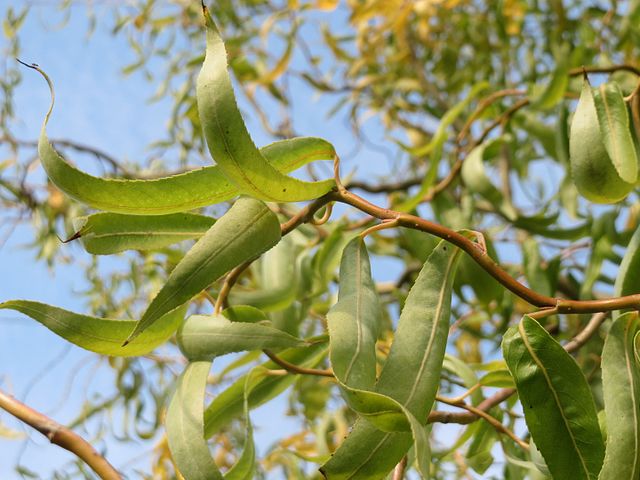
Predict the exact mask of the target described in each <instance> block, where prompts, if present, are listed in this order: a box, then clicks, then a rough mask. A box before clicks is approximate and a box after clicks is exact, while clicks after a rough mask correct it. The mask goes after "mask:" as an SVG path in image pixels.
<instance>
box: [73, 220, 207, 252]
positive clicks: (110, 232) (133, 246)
mask: <svg viewBox="0 0 640 480" xmlns="http://www.w3.org/2000/svg"><path fill="white" fill-rule="evenodd" d="M214 222H215V219H214V218H211V217H207V216H205V215H196V214H193V213H173V214H169V215H123V214H119V213H96V214H93V215H89V216H88V217H78V218H76V219H74V221H73V225H74V228H75V229H76V233H75V234H74V235H73V237H72V238H80V239H81V240H82V244H83V245H84V248H85V249H86V251H87V252H89V253H92V254H94V255H109V254H113V253H119V252H123V251H125V250H157V249H160V248H163V247H166V246H169V245H172V244H174V243H177V242H181V241H183V240H190V239H194V238H199V237H201V236H202V235H204V234H205V232H206V231H207V230H209V228H211V226H212V225H213V224H214Z"/></svg>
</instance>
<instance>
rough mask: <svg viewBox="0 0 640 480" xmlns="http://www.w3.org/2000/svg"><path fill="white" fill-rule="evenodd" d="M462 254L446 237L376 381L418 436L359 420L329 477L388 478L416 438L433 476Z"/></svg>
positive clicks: (414, 291)
mask: <svg viewBox="0 0 640 480" xmlns="http://www.w3.org/2000/svg"><path fill="white" fill-rule="evenodd" d="M459 253H460V251H459V250H458V249H457V248H455V247H452V246H451V245H450V244H448V243H447V242H444V241H442V242H440V243H439V244H438V246H437V247H436V248H435V249H434V251H433V252H432V254H431V255H430V256H429V258H428V259H427V261H426V262H425V264H424V267H423V268H422V270H421V272H420V274H419V275H418V278H417V279H416V282H415V284H414V285H413V287H412V288H411V291H410V292H409V295H408V297H407V300H406V302H405V305H404V308H403V310H402V313H401V314H400V319H399V321H398V327H397V329H396V333H395V336H394V341H393V344H392V345H391V350H390V352H389V356H388V357H387V360H386V362H385V364H384V367H383V369H382V372H381V374H380V378H379V379H378V382H377V383H376V385H375V389H374V391H375V393H377V394H380V395H384V396H386V397H389V400H394V401H395V402H396V403H397V404H398V405H400V406H401V407H402V412H403V413H404V415H405V418H406V419H407V421H408V423H409V424H410V426H411V430H412V435H410V434H407V433H397V432H396V433H391V432H383V431H381V430H379V429H378V428H376V427H375V426H374V425H373V424H372V423H370V422H369V421H366V420H362V419H361V420H358V421H357V422H356V424H355V425H354V427H353V429H352V431H351V433H350V434H349V435H348V436H347V438H346V439H345V440H344V442H343V443H342V445H341V446H340V447H339V448H338V449H337V450H336V452H335V453H334V455H333V456H332V458H331V459H330V460H329V461H328V462H327V463H326V464H324V465H323V466H322V468H321V471H322V473H323V474H324V475H325V476H326V477H327V478H328V479H346V478H350V479H351V478H353V479H360V478H362V479H365V478H366V479H377V478H384V477H385V476H386V474H387V473H388V472H389V471H390V470H391V469H392V468H393V467H394V466H395V465H396V464H397V463H398V462H399V461H400V459H401V458H402V456H403V455H405V454H406V452H407V450H408V449H409V448H410V446H411V445H412V443H413V442H415V445H416V450H417V451H418V452H422V453H421V454H420V455H421V456H420V458H417V465H418V468H419V470H420V471H421V472H422V474H423V475H428V464H429V459H428V458H426V457H428V450H429V447H428V439H427V435H426V427H425V424H426V421H427V416H428V414H429V411H430V410H431V407H432V406H433V403H434V401H435V395H436V391H437V389H438V386H439V384H440V371H441V369H442V363H443V360H444V351H445V347H446V343H447V337H448V333H449V316H450V307H451V292H452V289H453V277H454V274H455V269H456V264H457V260H458V258H459ZM365 400H367V399H366V398H365ZM349 402H350V403H352V402H353V399H351V398H350V399H349ZM359 408H362V407H361V406H360V407H359Z"/></svg>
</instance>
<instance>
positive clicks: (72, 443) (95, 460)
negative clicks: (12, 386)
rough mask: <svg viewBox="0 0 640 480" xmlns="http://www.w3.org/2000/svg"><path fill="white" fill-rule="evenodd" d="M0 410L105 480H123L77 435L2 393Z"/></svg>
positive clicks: (0, 392)
mask: <svg viewBox="0 0 640 480" xmlns="http://www.w3.org/2000/svg"><path fill="white" fill-rule="evenodd" d="M0 408H2V409H4V410H6V411H7V412H9V413H10V414H11V415H13V416H14V417H16V418H17V419H19V420H21V421H22V422H24V423H26V424H27V425H30V426H31V427H33V428H35V429H36V430H38V431H39V432H40V433H42V434H43V435H44V436H45V437H47V438H48V439H49V441H50V442H51V443H54V444H56V445H58V446H60V447H62V448H64V449H65V450H68V451H70V452H71V453H73V454H74V455H76V456H78V457H79V458H80V459H82V460H83V461H84V462H85V463H86V464H87V465H89V467H91V469H92V470H93V471H94V472H96V474H97V475H98V476H99V477H100V478H102V479H103V480H121V479H122V476H121V475H120V474H119V473H118V471H117V470H116V469H115V468H113V466H112V465H111V464H110V463H109V462H107V460H106V459H105V458H104V457H103V456H102V455H100V454H99V453H98V452H97V451H96V450H95V449H94V448H93V447H92V446H91V445H90V444H89V443H88V442H87V441H86V440H84V439H83V438H82V437H80V436H79V435H78V434H77V433H75V432H73V431H72V430H69V429H68V428H66V427H64V426H63V425H60V424H59V423H57V422H55V421H54V420H52V419H51V418H49V417H47V416H46V415H43V414H42V413H40V412H37V411H36V410H34V409H32V408H31V407H29V406H27V405H25V404H24V403H22V402H20V401H18V400H16V399H15V398H14V397H12V396H11V395H7V394H5V393H4V392H2V391H0Z"/></svg>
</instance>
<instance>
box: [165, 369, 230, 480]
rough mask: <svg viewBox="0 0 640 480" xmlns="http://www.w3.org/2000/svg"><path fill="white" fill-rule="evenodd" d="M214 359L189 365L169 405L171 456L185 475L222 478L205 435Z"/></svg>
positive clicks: (193, 478) (197, 478)
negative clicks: (205, 417)
mask: <svg viewBox="0 0 640 480" xmlns="http://www.w3.org/2000/svg"><path fill="white" fill-rule="evenodd" d="M210 369H211V361H198V362H191V363H189V364H188V365H187V367H186V368H185V370H184V372H182V375H180V378H178V383H177V387H176V392H175V393H174V395H173V398H172V399H171V402H170V403H169V408H168V409H167V419H166V422H165V425H166V429H167V439H168V441H169V448H170V450H171V456H172V457H173V460H174V462H175V463H176V466H177V467H178V470H180V473H181V474H182V476H183V477H184V478H187V479H189V480H222V478H223V477H222V474H221V473H220V470H218V467H217V466H216V464H215V462H214V461H213V457H212V456H211V452H210V451H209V447H208V445H207V441H206V440H205V437H204V423H203V413H204V397H205V389H206V386H207V377H208V376H209V370H210Z"/></svg>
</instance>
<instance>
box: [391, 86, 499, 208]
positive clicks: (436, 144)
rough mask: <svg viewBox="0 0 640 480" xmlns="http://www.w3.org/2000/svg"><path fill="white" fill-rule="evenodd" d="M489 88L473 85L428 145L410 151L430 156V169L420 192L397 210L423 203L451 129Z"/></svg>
mask: <svg viewBox="0 0 640 480" xmlns="http://www.w3.org/2000/svg"><path fill="white" fill-rule="evenodd" d="M489 86H490V84H489V82H486V81H482V82H479V83H476V84H475V85H473V87H471V89H470V90H469V94H468V95H467V96H466V97H465V98H464V99H463V100H461V101H460V102H458V103H457V104H455V105H454V106H453V107H451V109H450V110H448V111H447V112H446V113H445V114H444V116H443V117H442V119H441V120H440V123H439V124H438V128H437V130H436V132H435V133H434V135H433V138H432V139H431V141H430V142H429V143H428V144H427V145H425V146H423V147H418V148H410V149H408V150H409V153H411V155H413V156H416V157H421V156H424V155H429V169H428V170H427V173H426V175H425V176H424V180H423V181H422V185H421V186H420V190H419V191H418V193H417V194H416V195H415V196H414V197H412V198H410V199H408V200H406V201H405V202H403V203H402V204H400V205H397V206H396V209H397V210H400V211H402V212H408V211H410V210H413V209H414V208H416V207H417V206H418V205H419V204H420V203H421V202H422V198H423V197H424V196H425V195H426V194H427V193H428V192H429V190H430V189H431V186H432V185H433V182H434V181H435V180H436V178H437V175H438V168H439V166H440V163H441V161H442V158H443V149H444V144H445V142H446V141H447V138H448V130H449V127H450V126H451V125H452V124H453V122H455V121H456V120H457V119H458V117H459V116H460V115H462V113H463V112H464V111H465V109H466V108H467V107H468V106H469V104H470V103H471V101H473V99H474V98H476V97H477V96H478V95H479V94H480V93H482V92H483V91H485V90H486V89H487V88H489Z"/></svg>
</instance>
